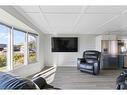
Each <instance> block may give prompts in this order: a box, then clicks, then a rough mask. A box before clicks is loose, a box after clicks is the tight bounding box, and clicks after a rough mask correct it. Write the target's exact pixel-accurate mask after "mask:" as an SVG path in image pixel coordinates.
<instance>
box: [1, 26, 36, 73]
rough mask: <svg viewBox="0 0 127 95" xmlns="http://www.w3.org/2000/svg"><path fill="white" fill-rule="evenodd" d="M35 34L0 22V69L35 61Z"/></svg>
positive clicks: (9, 68) (8, 68)
mask: <svg viewBox="0 0 127 95" xmlns="http://www.w3.org/2000/svg"><path fill="white" fill-rule="evenodd" d="M37 38H38V37H37V34H33V33H30V32H24V31H22V30H18V29H16V28H14V27H11V26H7V25H4V24H0V71H3V70H6V69H7V70H13V69H14V68H15V67H19V66H22V65H28V63H36V62H37Z"/></svg>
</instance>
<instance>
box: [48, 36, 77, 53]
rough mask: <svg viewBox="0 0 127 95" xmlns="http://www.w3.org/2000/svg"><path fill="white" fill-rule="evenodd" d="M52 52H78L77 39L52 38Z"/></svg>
mask: <svg viewBox="0 0 127 95" xmlns="http://www.w3.org/2000/svg"><path fill="white" fill-rule="evenodd" d="M51 41H52V52H77V51H78V38H77V37H52V39H51Z"/></svg>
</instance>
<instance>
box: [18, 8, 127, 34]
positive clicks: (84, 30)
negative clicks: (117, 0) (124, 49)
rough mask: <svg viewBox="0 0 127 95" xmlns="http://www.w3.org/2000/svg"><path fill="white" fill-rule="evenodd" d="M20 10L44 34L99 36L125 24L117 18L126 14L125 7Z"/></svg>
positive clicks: (126, 9)
mask: <svg viewBox="0 0 127 95" xmlns="http://www.w3.org/2000/svg"><path fill="white" fill-rule="evenodd" d="M17 8H18V7H17ZM20 8H22V10H23V11H24V14H25V15H26V16H29V17H30V18H31V19H32V20H33V24H34V25H36V26H37V27H39V29H41V30H43V31H44V30H46V31H45V33H46V34H52V33H57V34H72V33H74V34H75V33H76V34H98V33H99V34H101V33H104V31H115V30H118V28H119V27H122V26H123V24H126V21H124V20H123V19H121V17H119V16H121V15H124V14H122V13H126V11H127V6H20ZM117 16H118V17H117ZM123 18H124V19H125V18H126V16H125V17H123ZM118 26H119V27H118ZM119 29H120V28H119Z"/></svg>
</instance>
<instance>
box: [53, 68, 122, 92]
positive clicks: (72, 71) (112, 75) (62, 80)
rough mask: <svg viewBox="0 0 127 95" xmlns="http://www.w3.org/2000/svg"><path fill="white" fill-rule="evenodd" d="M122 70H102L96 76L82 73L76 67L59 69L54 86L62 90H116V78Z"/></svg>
mask: <svg viewBox="0 0 127 95" xmlns="http://www.w3.org/2000/svg"><path fill="white" fill-rule="evenodd" d="M120 72H121V70H101V71H100V74H99V75H97V76H95V75H91V74H88V73H84V72H80V71H79V70H77V68H75V67H58V68H57V70H56V74H55V79H54V81H53V83H52V85H53V86H55V87H59V88H61V89H65V90H68V89H72V90H73V89H81V90H83V89H88V90H89V89H92V90H94V89H98V90H101V89H102V90H110V89H111V90H112V89H116V78H117V76H118V75H119V74H120Z"/></svg>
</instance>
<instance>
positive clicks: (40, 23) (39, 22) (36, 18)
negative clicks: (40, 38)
mask: <svg viewBox="0 0 127 95" xmlns="http://www.w3.org/2000/svg"><path fill="white" fill-rule="evenodd" d="M26 14H27V15H28V16H29V17H30V18H31V19H32V20H33V24H34V25H35V26H37V27H39V28H40V29H41V30H46V31H43V32H48V31H51V29H50V27H49V25H48V23H47V22H46V20H45V19H44V17H43V16H42V15H41V14H40V13H26Z"/></svg>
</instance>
